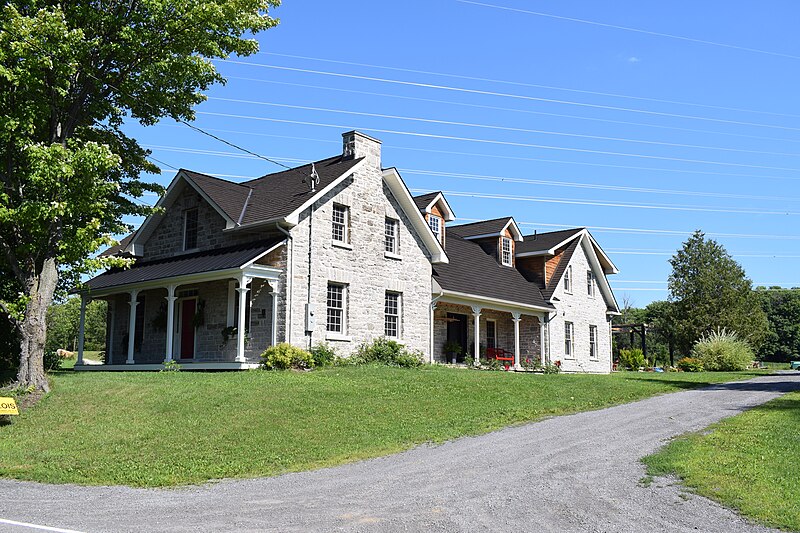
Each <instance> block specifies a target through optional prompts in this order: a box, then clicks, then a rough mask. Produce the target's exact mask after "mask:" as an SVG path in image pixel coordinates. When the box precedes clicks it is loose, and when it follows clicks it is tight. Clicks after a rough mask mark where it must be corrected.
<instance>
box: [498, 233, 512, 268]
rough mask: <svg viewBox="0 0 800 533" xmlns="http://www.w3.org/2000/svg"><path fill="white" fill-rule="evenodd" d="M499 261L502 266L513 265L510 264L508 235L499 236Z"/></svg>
mask: <svg viewBox="0 0 800 533" xmlns="http://www.w3.org/2000/svg"><path fill="white" fill-rule="evenodd" d="M500 262H501V263H503V266H509V267H510V266H513V265H512V264H511V239H509V238H508V237H501V238H500Z"/></svg>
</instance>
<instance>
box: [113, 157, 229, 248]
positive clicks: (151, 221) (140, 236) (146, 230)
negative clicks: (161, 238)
mask: <svg viewBox="0 0 800 533" xmlns="http://www.w3.org/2000/svg"><path fill="white" fill-rule="evenodd" d="M181 181H183V182H185V183H187V184H188V185H190V186H191V187H192V188H193V189H194V190H195V191H197V193H198V194H199V195H200V196H201V197H202V198H203V199H204V200H205V201H206V202H208V204H209V205H210V206H211V207H213V208H214V210H215V211H216V212H217V213H219V214H220V216H222V218H224V219H225V228H226V229H228V228H233V227H236V223H235V222H234V221H233V220H232V219H231V218H230V217H229V216H228V215H226V214H225V212H224V211H223V210H222V209H220V207H219V206H218V205H217V203H216V202H214V201H213V200H212V199H211V198H210V197H209V196H208V195H207V194H206V193H205V192H204V191H203V190H202V189H201V188H200V187H198V185H197V184H196V183H195V182H194V181H193V180H192V179H191V178H189V176H187V175H186V173H185V172H184V171H183V170H181V171H180V172H178V174H176V175H175V177H174V178H172V181H171V182H170V184H169V186H168V187H167V190H166V191H165V192H164V194H163V195H162V196H161V198H159V199H158V202H156V205H155V206H154V207H157V208H162V209H163V210H164V211H166V210H167V209H168V208H169V207H170V206H171V205H172V202H173V201H174V200H175V199H174V196H175V195H176V194H179V192H180V191H179V187H178V186H179V184H180V183H181ZM162 218H164V215H163V214H161V213H152V214H150V215H148V217H147V218H146V219H145V220H144V222H142V225H141V226H139V229H138V230H136V234H135V235H134V236H133V239H131V242H129V243H128V246H126V247H125V249H124V250H123V251H125V252H131V253H133V255H137V254H136V253H134V250H136V251H138V252H140V253H143V252H144V241H146V240H147V239H148V238H149V237H150V236H151V235H152V232H153V230H154V229H155V227H156V226H157V225H158V222H160V221H161V219H162Z"/></svg>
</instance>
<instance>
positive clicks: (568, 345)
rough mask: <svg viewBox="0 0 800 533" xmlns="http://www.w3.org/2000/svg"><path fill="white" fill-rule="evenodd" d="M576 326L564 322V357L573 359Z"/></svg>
mask: <svg viewBox="0 0 800 533" xmlns="http://www.w3.org/2000/svg"><path fill="white" fill-rule="evenodd" d="M574 336H575V326H574V324H573V323H572V322H564V357H567V358H572V357H573V355H574V353H575V339H574Z"/></svg>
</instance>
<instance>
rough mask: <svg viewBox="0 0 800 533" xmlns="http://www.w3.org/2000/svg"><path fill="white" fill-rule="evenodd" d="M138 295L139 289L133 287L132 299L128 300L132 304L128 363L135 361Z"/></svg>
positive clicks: (129, 320)
mask: <svg viewBox="0 0 800 533" xmlns="http://www.w3.org/2000/svg"><path fill="white" fill-rule="evenodd" d="M138 296H139V289H132V290H131V301H130V302H128V303H129V304H130V306H131V316H130V317H128V360H127V361H125V363H126V364H128V365H132V364H133V363H134V361H133V350H134V346H133V344H134V340H135V338H136V306H137V305H139V302H138V301H137V300H136V299H137V297H138Z"/></svg>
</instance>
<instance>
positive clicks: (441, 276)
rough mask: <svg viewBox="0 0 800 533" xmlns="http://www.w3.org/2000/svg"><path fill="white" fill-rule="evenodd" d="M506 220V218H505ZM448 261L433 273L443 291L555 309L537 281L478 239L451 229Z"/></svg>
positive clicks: (448, 240) (448, 234)
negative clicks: (500, 258)
mask: <svg viewBox="0 0 800 533" xmlns="http://www.w3.org/2000/svg"><path fill="white" fill-rule="evenodd" d="M506 220H507V219H506ZM445 239H446V244H447V246H446V250H447V257H448V258H449V259H450V262H449V263H448V264H439V265H434V266H433V276H434V278H435V279H436V281H437V282H438V283H439V285H440V286H441V287H442V289H444V290H448V291H455V292H461V293H465V294H472V295H475V296H483V297H486V298H496V299H498V300H507V301H509V302H515V303H519V304H523V305H534V306H537V307H545V308H552V307H553V306H552V305H550V304H549V303H546V302H545V300H544V298H542V293H541V291H540V290H539V287H537V286H536V285H535V284H533V283H530V282H528V281H527V280H526V279H525V278H524V277H523V276H522V274H520V273H519V271H518V270H517V269H516V268H510V267H504V266H502V265H500V264H499V263H498V262H497V261H495V260H494V258H493V257H491V256H490V255H488V254H487V253H486V252H484V251H483V249H482V248H481V247H480V246H479V245H478V244H477V243H475V242H472V241H468V240H465V239H463V238H462V237H460V236H459V235H455V234H453V233H452V232H450V231H448V232H447V235H446V237H445Z"/></svg>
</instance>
